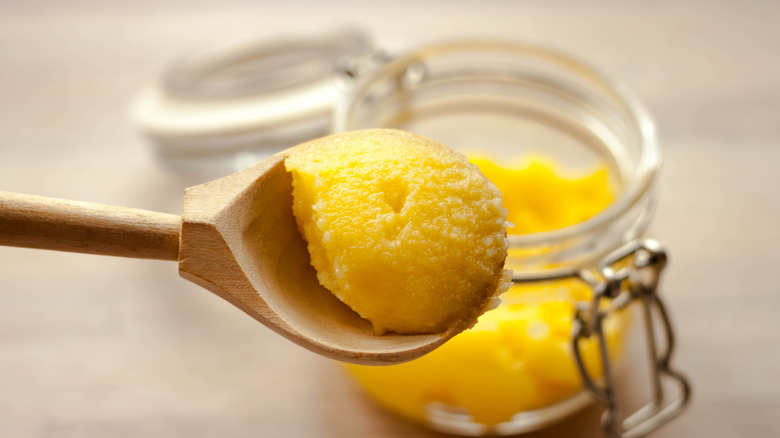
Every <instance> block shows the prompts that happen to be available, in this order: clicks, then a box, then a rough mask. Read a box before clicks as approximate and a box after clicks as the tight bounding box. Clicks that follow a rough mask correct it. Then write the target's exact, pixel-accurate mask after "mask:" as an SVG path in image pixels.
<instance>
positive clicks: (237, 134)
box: [132, 30, 371, 158]
mask: <svg viewBox="0 0 780 438" xmlns="http://www.w3.org/2000/svg"><path fill="white" fill-rule="evenodd" d="M370 50H371V44H370V42H369V39H368V37H367V36H366V35H365V34H364V33H363V32H360V31H358V30H343V31H338V32H334V33H330V34H325V35H322V34H320V35H310V36H297V37H287V38H275V39H273V40H257V39H244V40H240V41H234V42H231V43H228V44H222V45H219V46H215V47H212V48H208V49H204V50H201V51H197V52H195V53H192V54H190V55H189V56H185V57H183V58H182V59H180V60H179V61H178V62H175V63H173V64H172V65H171V66H170V67H169V68H168V69H167V70H166V71H165V72H164V74H163V75H162V77H161V78H160V79H159V80H158V81H156V82H155V83H153V84H152V85H150V86H149V87H147V88H146V89H145V90H143V92H142V93H141V95H140V96H139V98H138V99H137V101H136V102H135V105H134V108H133V113H132V116H133V119H134V121H135V124H136V125H137V126H138V128H139V129H140V130H141V131H142V132H143V133H144V134H146V135H147V136H148V137H150V139H151V140H152V141H153V142H154V144H155V145H156V146H157V151H158V152H159V153H160V155H163V156H167V157H171V156H174V157H183V158H192V156H200V157H213V156H218V155H225V154H231V153H236V152H240V151H244V150H246V149H247V148H254V149H258V148H261V147H262V144H261V143H264V142H267V140H268V138H271V139H273V143H274V144H273V147H272V148H267V149H268V154H264V155H270V153H272V152H275V151H276V150H278V149H283V148H285V147H289V146H293V145H295V144H297V143H292V144H285V143H286V142H285V141H284V140H282V139H280V137H287V136H290V135H294V134H293V133H295V132H306V133H308V134H307V135H312V136H313V137H312V138H314V137H316V136H321V135H324V134H327V133H328V131H329V130H330V120H331V118H332V115H333V111H334V107H335V104H336V101H337V99H338V97H339V95H340V91H339V90H338V88H337V87H336V86H335V78H336V76H337V72H338V68H337V67H338V66H339V65H341V64H343V63H344V60H345V59H346V60H348V59H354V58H357V57H359V56H361V55H363V54H366V53H368V52H369V51H370ZM314 127H316V129H315V128H314ZM314 131H317V132H314ZM320 131H322V132H320ZM305 140H306V139H303V140H301V139H298V138H296V139H290V142H301V141H305ZM271 149H274V150H271ZM260 158H262V157H260Z"/></svg>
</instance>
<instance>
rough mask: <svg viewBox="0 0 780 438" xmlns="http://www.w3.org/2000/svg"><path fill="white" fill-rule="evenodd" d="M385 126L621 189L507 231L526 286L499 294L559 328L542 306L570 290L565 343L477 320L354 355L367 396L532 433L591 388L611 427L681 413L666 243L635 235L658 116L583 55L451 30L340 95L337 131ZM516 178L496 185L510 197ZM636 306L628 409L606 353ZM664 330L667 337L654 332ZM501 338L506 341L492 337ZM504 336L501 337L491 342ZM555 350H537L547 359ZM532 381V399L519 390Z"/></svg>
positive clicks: (684, 396) (616, 347)
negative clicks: (674, 387)
mask: <svg viewBox="0 0 780 438" xmlns="http://www.w3.org/2000/svg"><path fill="white" fill-rule="evenodd" d="M378 127H384V128H397V129H403V130H406V131H411V132H414V133H417V134H421V135H424V136H427V137H430V138H433V139H435V140H437V141H439V142H441V143H443V144H446V145H447V146H449V147H451V148H454V149H456V150H460V151H462V152H464V153H465V154H466V155H470V156H479V157H487V159H488V160H489V161H490V162H492V163H493V164H495V165H497V166H500V167H503V168H511V167H513V166H515V167H516V166H517V164H516V163H517V162H518V160H521V161H522V160H524V159H525V160H528V157H529V156H531V155H538V154H543V155H544V156H545V157H546V160H547V161H551V162H553V163H555V167H556V169H565V173H579V174H582V173H583V172H585V173H588V172H592V170H593V169H594V168H599V167H603V168H605V169H606V173H607V175H609V186H610V188H611V190H614V199H613V200H612V202H610V203H609V204H608V205H607V206H605V208H603V209H600V211H599V212H598V213H596V214H594V215H592V216H591V217H589V218H586V219H585V220H582V221H576V223H571V224H568V226H565V227H562V228H559V229H550V230H542V231H538V230H536V231H537V232H530V233H523V234H510V235H509V242H510V252H509V257H508V259H507V267H509V268H511V269H513V270H514V277H513V280H514V283H515V284H516V285H520V286H518V288H521V289H522V288H525V289H522V290H519V291H518V293H513V294H512V295H511V296H510V297H509V303H508V304H506V306H512V305H514V306H516V307H517V306H520V308H522V309H526V310H527V309H536V310H539V309H541V310H539V312H538V314H539V315H547V316H544V317H537V320H538V321H537V320H534V321H533V324H531V323H529V324H526V325H520V326H519V327H521V329H522V330H525V331H524V332H523V336H525V337H523V338H522V339H532V340H533V338H534V336H536V335H534V334H533V333H532V332H533V331H534V330H537V331H538V330H539V327H542V329H543V330H546V331H550V330H553V329H554V327H553V326H552V325H551V323H550V320H549V318H550V316H549V314H550V308H552V307H555V306H551V305H550V303H559V302H561V301H564V302H569V303H571V305H570V307H568V309H570V312H569V315H568V319H566V316H565V315H564V316H563V317H562V318H563V321H564V322H563V326H562V327H563V329H566V330H568V331H570V332H571V335H568V333H567V334H566V335H565V336H566V342H565V344H562V343H561V341H560V339H558V340H556V341H555V342H552V341H551V340H550V339H551V338H549V337H548V338H545V342H547V344H549V345H547V344H544V343H538V342H537V344H528V343H526V344H523V346H518V347H517V348H513V347H512V344H513V343H520V341H519V339H521V338H510V339H509V340H507V339H506V337H507V334H506V333H505V332H506V331H500V330H498V329H496V330H493V329H492V328H490V327H488V328H484V327H481V326H480V325H479V324H478V326H477V327H475V328H474V329H472V331H470V332H466V333H464V334H461V335H459V336H458V337H456V338H454V339H453V340H452V341H450V342H449V343H448V344H445V346H444V347H442V348H441V349H440V350H442V351H441V352H440V351H438V350H437V351H434V352H433V353H431V354H430V355H429V356H430V357H424V358H422V359H420V361H421V362H417V361H414V362H412V363H411V364H402V365H398V366H395V367H407V368H395V367H388V368H384V369H381V368H380V369H369V368H361V367H352V368H351V371H352V374H353V375H354V376H355V377H356V378H357V379H358V381H360V382H361V383H363V385H364V386H365V388H366V390H367V391H368V392H369V393H370V394H371V395H372V396H373V397H374V398H375V399H377V400H378V401H379V402H380V403H381V404H383V405H385V406H386V407H389V408H390V409H391V410H394V411H396V412H397V413H400V414H402V415H404V416H406V417H409V418H412V419H415V420H418V421H422V422H424V423H426V424H427V425H429V426H430V427H432V428H434V429H438V430H442V431H446V432H450V433H458V434H463V435H484V434H500V435H506V434H516V433H522V432H527V431H531V430H535V429H538V428H541V427H543V426H545V425H547V424H550V423H552V422H555V421H559V420H560V419H562V418H563V417H565V416H567V415H569V414H571V413H572V412H574V411H576V410H578V409H581V408H582V407H584V406H585V405H587V404H589V403H591V402H592V401H593V400H600V401H601V402H603V403H604V404H605V405H606V406H607V408H608V409H607V410H606V413H605V415H604V418H603V422H604V426H605V428H606V429H607V431H608V433H609V434H611V435H619V434H622V433H627V434H637V433H639V434H640V435H641V434H643V433H647V432H649V431H650V430H652V429H654V428H655V427H658V426H659V425H660V424H663V423H665V422H666V421H668V420H669V419H671V418H672V417H674V416H675V415H677V414H678V413H679V412H681V411H682V409H683V408H684V407H685V405H686V403H687V401H688V395H689V387H688V384H687V381H686V380H685V379H684V378H683V377H682V376H681V375H679V374H678V373H676V372H675V371H674V370H673V369H672V368H671V367H670V365H669V356H670V355H671V351H672V347H673V337H672V332H671V326H670V324H669V319H668V314H667V313H666V311H665V308H664V307H663V303H662V302H661V301H660V298H658V296H657V294H655V290H656V286H657V281H658V276H659V275H660V272H661V269H662V268H663V266H664V264H665V260H666V259H665V253H664V252H663V250H662V249H661V248H660V246H658V245H657V243H656V242H653V241H648V240H642V239H641V236H642V233H643V232H644V231H645V230H646V228H647V226H648V224H649V222H650V218H651V216H652V213H653V209H654V205H655V201H656V190H655V187H656V181H657V174H658V171H659V168H660V164H661V151H660V148H659V145H658V142H657V139H656V132H655V127H654V124H653V122H652V120H651V119H650V117H649V115H648V114H647V112H646V111H645V109H644V108H643V106H642V105H641V104H640V103H639V102H638V101H637V99H636V98H634V97H633V96H632V95H631V94H630V93H629V92H628V91H627V90H626V89H625V88H624V87H623V86H622V85H620V84H618V83H617V82H615V81H613V80H610V79H607V78H606V77H605V76H603V75H602V74H600V73H598V72H596V71H595V70H594V69H592V68H590V67H589V66H587V65H586V64H584V63H582V62H580V61H578V60H575V59H573V58H571V57H569V56H567V55H564V54H561V53H558V52H556V51H553V50H549V49H546V48H542V47H537V46H531V45H523V44H514V43H499V42H488V41H460V42H451V43H443V44H437V45H430V46H426V47H423V48H421V49H419V50H417V51H413V52H410V53H408V54H406V55H403V56H400V57H398V58H397V59H395V60H393V61H392V62H389V63H388V64H386V65H384V66H383V67H382V68H380V69H377V70H375V71H373V72H369V73H367V74H365V75H363V76H361V77H359V78H358V79H357V81H356V82H355V83H354V85H353V87H352V89H351V90H350V91H349V93H348V94H347V95H346V96H345V98H344V99H342V101H341V102H340V105H338V107H337V114H336V117H335V131H336V132H341V131H348V130H356V129H365V128H378ZM488 176H489V177H490V175H488ZM500 188H501V187H500ZM522 190H524V188H523V187H510V190H508V191H504V189H502V191H504V198H505V203H506V202H509V201H512V199H511V197H512V196H517V195H518V193H517V191H522ZM508 197H509V199H507V198H508ZM511 214H512V212H511V208H510V218H511ZM510 220H511V219H510ZM582 289H584V290H585V291H586V293H583V292H582ZM630 302H638V303H641V305H638V306H633V307H635V308H636V309H635V310H634V312H635V313H637V314H638V315H639V316H640V317H641V318H643V319H644V321H645V324H644V326H643V329H644V332H645V335H646V336H647V345H648V354H650V355H651V357H652V359H651V363H652V365H651V366H650V382H651V384H650V386H651V396H652V401H651V403H650V404H649V405H648V406H649V407H645V408H643V409H642V410H640V411H639V412H638V413H637V414H636V415H634V416H632V417H629V418H628V419H626V421H623V420H622V419H619V418H618V415H617V410H618V403H617V400H616V395H615V387H614V386H615V385H614V379H613V371H614V370H613V367H612V366H611V363H612V362H614V361H616V360H617V358H618V357H619V356H620V354H619V352H620V350H622V348H623V345H622V344H623V338H624V334H625V332H626V331H627V330H628V322H629V321H630V320H631V319H633V318H631V317H629V316H628V315H625V313H626V311H623V310H622V309H623V308H625V307H626V306H627V305H628V303H630ZM545 306H546V307H545ZM544 309H547V313H544V312H545V310H544ZM564 309H567V308H566V307H564ZM536 310H534V311H536ZM558 310H560V306H559V307H558ZM627 310H628V309H627ZM500 311H501V308H499V309H498V310H496V311H494V312H500ZM509 313H511V312H509ZM520 313H522V312H520ZM526 313H527V312H526ZM537 316H538V315H537ZM483 318H484V317H483ZM503 318H510V319H509V320H507V319H500V318H499V320H498V322H497V323H496V326H499V325H500V324H505V325H506V324H507V323H512V321H511V318H512V316H511V315H510V316H508V317H503ZM523 318H525V317H523ZM540 318H541V319H540ZM544 318H547V319H544ZM553 318H555V317H553ZM659 318H660V321H661V324H660V329H659V325H658V324H657V321H658V320H659ZM539 321H541V323H542V324H541V325H540V324H539ZM653 321H656V323H655V326H654V325H653V324H654V323H653ZM480 323H482V321H480ZM558 330H559V331H560V330H562V329H561V327H558ZM483 332H486V333H488V335H486V334H484V333H483ZM494 332H495V333H494ZM545 333H547V332H545ZM658 333H661V334H663V335H664V336H663V339H662V340H664V341H665V342H663V343H659V342H658V339H656V338H655V337H656V336H657V335H658ZM559 335H560V334H559ZM490 336H492V337H490ZM550 336H551V335H550ZM459 337H462V338H463V339H462V340H459ZM466 338H468V339H466ZM499 338H500V339H503V340H502V341H496V340H495V339H499ZM548 341H549V342H548ZM497 342H504V344H502V345H505V344H507V343H508V344H509V346H508V347H507V349H506V350H501V351H495V350H496V348H494V347H495V345H497ZM659 344H663V345H662V346H661V345H659ZM450 345H452V346H451V347H450ZM533 345H536V346H539V345H543V346H544V348H548V347H550V348H552V350H549V348H548V350H549V351H553V353H550V354H552V356H550V360H549V361H547V362H546V363H545V362H542V363H538V361H537V363H536V364H535V365H533V366H532V363H533V360H535V359H538V357H539V355H537V356H533V357H525V358H521V359H518V358H517V357H515V358H514V359H513V354H514V353H513V352H515V351H516V350H523V349H524V348H525V347H528V346H533ZM551 346H552V347H551ZM447 348H449V350H447ZM529 348H530V347H529ZM548 350H544V349H542V350H538V351H541V352H542V353H539V354H541V355H544V354H547V353H544V352H545V351H548ZM534 351H537V350H534ZM561 352H563V353H564V354H561ZM522 353H523V351H519V352H518V354H522ZM518 357H520V356H518ZM437 360H438V362H437ZM491 360H495V361H496V363H500V364H499V365H496V366H495V367H494V368H490V367H488V366H487V365H486V363H487V362H489V361H491ZM422 361H427V362H426V364H425V365H423V364H422V363H423V362H422ZM416 362H417V363H416ZM563 362H566V364H565V365H561V364H562V363H563ZM468 363H470V365H465V364H468ZM418 364H419V365H418ZM556 367H557V368H556ZM532 369H534V370H536V374H534V373H531V371H530V370H532ZM540 369H541V371H540ZM448 370H449V371H448ZM452 370H456V371H452ZM540 373H541V374H540ZM545 373H546V374H545ZM555 373H557V377H555V378H552V379H551V377H550V376H551V375H553V374H555ZM573 373H579V376H575V374H573ZM487 374H492V377H491V376H489V375H488V376H487V377H486V375H487ZM499 374H500V376H499ZM445 375H446V376H447V377H442V376H445ZM572 376H575V377H572ZM447 379H449V380H447ZM491 379H492V380H491ZM496 379H498V381H496ZM556 379H557V380H556ZM573 379H577V380H576V381H575V380H573ZM580 379H581V380H580ZM668 380H671V381H674V382H675V383H677V384H678V391H677V392H676V399H675V400H674V401H673V402H672V403H670V404H664V402H662V399H664V392H667V396H668V391H665V386H666V384H665V383H664V382H665V381H668ZM550 381H552V382H553V383H552V384H549V382H550ZM662 381H664V382H662ZM433 382H438V383H437V384H434V383H433ZM540 382H546V383H544V385H542V383H540ZM563 383H566V385H568V386H566V385H563ZM437 385H438V386H437ZM545 385H546V386H545ZM562 385H563V386H562ZM458 388H460V389H458ZM534 390H535V391H536V393H537V394H538V396H536V398H532V397H530V396H528V397H525V398H524V396H523V395H522V394H521V393H531V392H533V391H534ZM458 391H460V392H458ZM556 391H557V392H556ZM551 393H554V394H555V396H550V394H551ZM415 397H416V398H415ZM507 406H515V407H516V412H512V413H511V415H504V414H506V412H504V413H503V414H501V413H500V412H498V411H500V410H501V409H504V410H506V409H507ZM497 412H498V413H497ZM634 436H637V435H634Z"/></svg>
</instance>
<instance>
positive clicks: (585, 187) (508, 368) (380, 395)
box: [348, 157, 628, 425]
mask: <svg viewBox="0 0 780 438" xmlns="http://www.w3.org/2000/svg"><path fill="white" fill-rule="evenodd" d="M471 161H472V162H474V163H475V164H477V166H479V168H480V170H481V171H482V172H483V173H484V174H485V176H486V177H487V178H488V179H490V180H491V181H492V182H493V183H494V184H496V186H498V188H499V190H501V192H502V194H503V199H504V203H505V205H504V206H505V207H506V208H507V209H508V210H509V216H508V221H509V222H511V223H513V224H514V227H513V228H510V229H508V233H509V234H529V233H535V232H543V231H550V230H554V229H558V228H563V227H566V226H569V225H573V224H576V223H579V222H582V221H584V220H587V219H588V218H590V217H592V216H593V215H595V214H596V213H598V212H599V211H601V210H603V209H604V208H605V207H606V206H607V205H608V204H609V203H610V202H612V200H613V198H614V193H613V190H612V188H611V186H610V184H609V180H608V172H607V168H606V167H600V168H597V169H593V170H592V171H590V172H589V173H587V174H585V175H577V176H573V175H568V174H567V172H565V171H564V170H562V169H560V168H559V167H558V166H556V164H555V163H553V162H551V161H549V160H545V159H543V158H538V157H534V158H530V159H527V160H524V162H523V163H518V165H516V166H512V167H502V166H498V165H496V164H495V163H493V162H492V161H491V160H490V159H488V158H484V157H472V158H471ZM510 255H511V250H510ZM590 295H591V291H590V289H589V288H588V287H587V286H585V285H583V284H581V283H579V282H577V281H575V280H563V281H554V282H547V283H535V284H522V285H515V286H513V287H512V288H511V289H510V290H509V291H507V292H505V293H504V294H503V295H502V296H501V300H502V304H501V306H500V307H498V308H497V309H495V310H492V311H489V312H487V313H486V314H484V315H483V316H482V317H480V319H479V322H478V323H477V324H476V326H474V327H473V328H472V329H470V330H467V331H465V332H463V333H461V334H460V335H458V336H456V337H455V338H453V339H452V340H450V341H448V342H447V343H446V344H444V345H443V346H442V347H440V348H438V349H437V350H435V351H433V352H432V353H429V354H428V355H426V356H424V357H422V358H420V359H417V360H415V361H412V362H409V363H405V364H400V365H393V366H387V367H367V366H358V365H348V369H349V371H350V373H351V374H352V375H353V376H354V377H355V378H356V379H357V380H358V381H359V382H360V383H361V384H362V385H363V386H364V388H365V389H366V391H367V392H368V393H369V394H370V395H371V396H372V397H373V398H374V399H376V400H377V401H378V402H379V403H380V404H382V405H383V406H385V407H387V408H388V409H390V410H392V411H395V412H397V413H399V414H401V415H403V416H406V417H408V418H411V419H414V420H417V421H421V422H425V421H426V409H427V406H428V405H429V404H431V403H442V404H444V405H447V406H450V407H454V408H460V409H465V410H466V411H467V412H468V413H469V414H470V415H471V416H472V417H473V420H474V421H475V422H477V423H482V424H486V425H495V424H499V423H502V422H506V421H510V420H511V419H512V417H513V416H514V415H515V414H518V413H521V412H525V411H529V410H534V409H539V408H543V407H545V406H549V405H552V404H555V403H557V402H560V401H563V400H565V399H567V398H569V397H572V396H574V395H575V394H577V393H578V392H579V391H580V390H581V388H582V383H581V380H580V377H579V374H578V371H577V369H576V366H575V363H574V360H573V358H572V353H571V346H570V341H569V335H570V332H571V324H572V316H573V312H574V305H575V304H574V303H576V302H578V301H587V300H589V299H590ZM605 324H606V329H605V331H606V338H607V342H608V344H609V345H608V346H609V351H610V354H614V355H619V354H620V350H621V347H622V344H623V338H624V334H625V332H626V328H627V324H628V315H627V314H623V313H618V314H617V315H615V317H611V318H609V319H607V320H606V321H605ZM581 342H583V344H582V345H581V350H582V352H583V359H584V362H585V364H586V367H587V368H589V370H588V371H589V372H590V373H591V375H594V376H598V375H600V374H601V370H600V360H599V357H598V355H599V351H598V345H597V343H596V340H595V339H593V338H591V339H588V340H583V341H581Z"/></svg>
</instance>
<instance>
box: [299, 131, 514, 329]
mask: <svg viewBox="0 0 780 438" xmlns="http://www.w3.org/2000/svg"><path fill="white" fill-rule="evenodd" d="M285 164H286V167H287V170H288V171H290V172H291V173H292V179H293V213H294V214H295V217H296V220H297V221H298V225H299V228H300V229H301V231H302V233H303V235H304V237H305V239H306V241H307V242H308V249H309V253H310V255H311V263H312V265H313V266H314V268H315V269H316V270H317V277H318V279H319V281H320V283H321V284H322V285H323V286H325V287H326V288H327V289H329V290H330V291H331V292H333V293H334V294H335V295H336V296H337V297H338V298H339V299H340V300H341V301H343V302H344V303H346V304H347V305H349V306H350V307H351V308H352V309H353V310H355V311H356V312H357V313H359V314H360V315H361V316H362V317H364V318H366V319H368V320H369V321H371V323H372V324H373V326H374V330H375V331H376V332H377V333H383V332H385V331H394V332H397V333H403V334H412V333H436V332H442V331H445V330H447V329H448V328H452V327H458V326H460V327H461V328H465V327H468V326H470V325H472V324H473V323H474V322H475V320H476V318H477V316H479V315H480V314H481V313H482V312H484V310H486V308H488V307H489V306H490V304H491V301H492V299H493V298H494V296H495V295H496V293H497V291H502V289H505V288H506V287H507V286H508V280H507V279H508V273H506V272H504V270H503V266H504V259H505V258H506V253H507V247H508V245H507V240H506V231H505V226H506V210H505V209H504V208H503V207H502V201H501V194H500V192H499V191H498V189H497V188H496V187H495V186H494V185H493V184H492V183H490V182H489V181H488V180H487V179H486V178H485V177H484V176H483V175H482V174H481V173H480V172H479V170H478V168H477V167H476V166H475V165H473V164H471V163H469V162H468V160H467V159H466V157H465V156H463V155H461V154H459V153H456V152H453V151H452V150H450V149H448V148H446V147H444V146H442V145H440V144H438V143H436V142H434V141H432V140H429V139H426V138H424V137H421V136H418V135H414V134H410V133H406V132H402V131H396V130H383V129H382V130H380V129H377V130H368V131H356V132H352V133H346V134H339V135H336V136H331V137H326V138H323V139H318V140H315V141H313V142H310V143H307V144H305V145H303V146H302V147H300V148H298V149H296V150H294V151H293V152H292V153H291V154H290V155H289V157H288V158H287V160H286V161H285Z"/></svg>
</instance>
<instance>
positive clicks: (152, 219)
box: [0, 191, 181, 260]
mask: <svg viewBox="0 0 780 438" xmlns="http://www.w3.org/2000/svg"><path fill="white" fill-rule="evenodd" d="M180 229H181V217H179V216H176V215H172V214H165V213H157V212H153V211H147V210H138V209H133V208H125V207H117V206H113V205H103V204H94V203H89V202H78V201H69V200H65V199H54V198H46V197H42V196H33V195H25V194H20V193H11V192H3V191H0V245H5V246H17V247H24V248H37V249H51V250H56V251H70V252H82V253H87V254H101V255H111V256H122V257H135V258H142V259H158V260H178V259H179V230H180Z"/></svg>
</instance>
